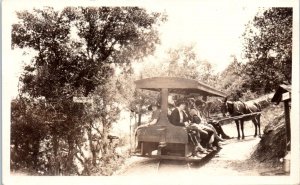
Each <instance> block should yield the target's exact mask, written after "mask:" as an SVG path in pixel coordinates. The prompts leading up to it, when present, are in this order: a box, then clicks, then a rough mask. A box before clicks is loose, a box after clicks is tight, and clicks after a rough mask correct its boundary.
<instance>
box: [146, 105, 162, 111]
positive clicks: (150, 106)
mask: <svg viewBox="0 0 300 185" xmlns="http://www.w3.org/2000/svg"><path fill="white" fill-rule="evenodd" d="M153 106H156V107H160V105H159V103H151V105H149V107H148V110H150V111H152V110H153V109H152V107H153Z"/></svg>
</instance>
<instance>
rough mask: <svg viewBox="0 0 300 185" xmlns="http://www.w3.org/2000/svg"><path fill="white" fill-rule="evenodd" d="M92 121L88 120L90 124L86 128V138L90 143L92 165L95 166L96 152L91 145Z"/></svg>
mask: <svg viewBox="0 0 300 185" xmlns="http://www.w3.org/2000/svg"><path fill="white" fill-rule="evenodd" d="M92 124H93V123H92V121H91V122H90V125H89V127H88V129H87V132H88V133H87V134H88V138H89V145H90V149H91V152H92V164H93V166H96V159H97V154H96V150H95V146H94V145H93V135H92Z"/></svg>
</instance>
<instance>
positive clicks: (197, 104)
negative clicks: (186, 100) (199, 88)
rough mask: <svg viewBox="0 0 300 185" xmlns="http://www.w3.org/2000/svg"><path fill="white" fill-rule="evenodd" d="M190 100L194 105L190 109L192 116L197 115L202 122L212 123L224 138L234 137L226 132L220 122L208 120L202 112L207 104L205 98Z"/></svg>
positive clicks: (218, 133)
mask: <svg viewBox="0 0 300 185" xmlns="http://www.w3.org/2000/svg"><path fill="white" fill-rule="evenodd" d="M190 100H191V104H193V107H192V108H191V111H190V115H191V116H194V115H197V116H198V117H199V118H200V121H201V122H204V123H208V125H212V126H213V127H214V130H215V131H216V132H217V135H218V136H221V137H222V139H231V138H232V137H230V136H228V135H227V134H225V132H224V130H223V129H222V126H221V125H220V123H218V122H214V121H207V120H206V118H205V116H204V113H203V112H202V111H203V110H204V109H205V105H206V103H205V102H204V101H203V100H201V99H197V100H196V101H195V100H194V99H190Z"/></svg>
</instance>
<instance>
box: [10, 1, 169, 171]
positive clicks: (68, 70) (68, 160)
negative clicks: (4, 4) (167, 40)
mask: <svg viewBox="0 0 300 185" xmlns="http://www.w3.org/2000/svg"><path fill="white" fill-rule="evenodd" d="M17 16H18V18H19V22H18V23H16V24H14V25H13V26H12V48H15V47H20V48H22V49H27V48H29V49H33V50H34V51H36V53H37V54H36V55H35V56H33V58H32V62H31V63H30V64H29V65H27V66H25V68H24V73H23V75H22V77H21V82H22V83H23V85H22V89H21V94H22V95H23V96H28V97H31V98H33V99H38V98H44V99H45V102H46V104H47V106H48V107H52V111H53V112H54V115H56V116H57V117H59V118H55V121H53V118H51V119H50V118H49V116H48V115H49V114H50V112H45V113H44V117H42V118H43V121H47V122H49V124H50V125H49V126H50V127H51V128H52V129H50V130H51V132H50V134H49V135H50V138H51V147H52V149H53V150H52V152H53V154H54V158H53V160H54V162H53V163H55V164H56V163H58V162H60V161H58V158H59V157H60V158H61V159H62V160H61V162H63V164H60V165H61V167H60V168H63V170H64V171H65V172H66V173H68V174H73V173H74V172H73V171H74V168H73V166H74V163H73V161H74V157H76V155H77V154H78V152H79V151H78V148H77V146H78V145H81V144H82V142H84V133H85V131H86V128H87V129H91V128H90V127H91V126H92V125H91V124H90V123H91V122H85V121H84V120H83V119H82V118H83V116H84V115H85V118H87V120H89V119H88V117H89V116H91V117H93V116H94V115H93V114H92V113H91V114H90V115H89V113H87V114H86V113H85V108H84V106H81V105H79V104H77V103H74V102H73V100H72V98H73V97H75V96H89V95H91V94H92V93H94V92H98V93H100V95H103V97H102V99H103V100H104V99H105V101H106V103H105V105H109V104H112V103H113V102H115V101H117V100H115V99H113V98H111V96H112V95H113V94H107V93H105V92H107V90H108V89H107V88H108V86H107V84H109V83H110V79H111V77H112V76H113V75H114V69H115V68H116V67H117V66H118V67H120V68H122V69H123V70H124V71H127V72H128V71H130V69H131V62H132V61H138V60H141V59H142V58H143V57H144V56H146V55H148V54H150V53H152V52H153V51H154V49H155V46H156V44H158V43H159V37H158V32H157V26H158V25H159V24H160V23H161V22H162V21H164V20H165V17H164V16H162V15H161V14H160V13H148V12H147V11H146V10H145V9H142V8H138V7H87V8H84V7H77V8H75V7H67V8H65V9H63V10H62V11H55V10H54V9H53V8H51V7H47V8H45V9H42V10H40V9H34V10H33V11H31V12H29V11H21V12H17ZM51 114H52V113H51ZM101 117H102V118H103V119H102V124H111V121H113V120H111V121H109V120H104V119H108V118H107V117H106V116H104V117H103V116H101ZM62 118H63V119H62ZM107 128H109V126H107ZM104 132H105V133H104V134H107V132H108V130H105V131H104ZM90 139H92V138H90ZM102 139H103V137H102ZM105 142H106V140H104V144H106V143H105ZM59 151H67V153H66V155H65V154H64V155H63V154H60V153H59ZM93 164H95V163H94V161H93ZM75 172H76V171H75Z"/></svg>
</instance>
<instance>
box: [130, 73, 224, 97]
mask: <svg viewBox="0 0 300 185" xmlns="http://www.w3.org/2000/svg"><path fill="white" fill-rule="evenodd" d="M135 84H136V87H137V88H139V89H146V90H151V91H161V89H162V88H167V89H169V93H177V94H201V95H203V96H219V97H226V94H225V93H223V92H221V91H218V90H216V89H215V88H213V87H211V86H209V85H206V84H204V83H200V82H198V81H196V80H189V79H185V78H177V77H154V78H145V79H142V80H137V81H135Z"/></svg>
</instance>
